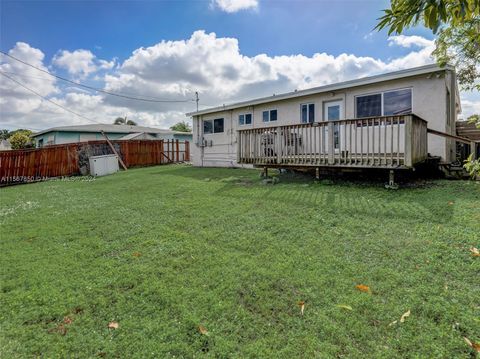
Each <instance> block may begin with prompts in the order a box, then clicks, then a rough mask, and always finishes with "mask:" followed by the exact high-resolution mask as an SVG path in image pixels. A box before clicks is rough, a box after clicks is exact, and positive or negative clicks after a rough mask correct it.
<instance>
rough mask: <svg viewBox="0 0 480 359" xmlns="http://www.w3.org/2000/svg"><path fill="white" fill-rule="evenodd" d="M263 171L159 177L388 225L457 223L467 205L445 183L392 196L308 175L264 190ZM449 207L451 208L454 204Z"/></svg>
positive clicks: (379, 188)
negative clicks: (457, 204) (460, 205)
mask: <svg viewBox="0 0 480 359" xmlns="http://www.w3.org/2000/svg"><path fill="white" fill-rule="evenodd" d="M259 173H260V171H259V170H250V169H231V168H196V167H172V168H171V169H168V170H167V171H161V172H158V173H155V174H159V175H162V174H163V175H166V174H168V175H172V176H180V177H187V178H191V179H194V180H199V181H203V182H217V183H218V184H221V185H222V186H221V187H220V188H219V189H217V190H216V191H215V193H214V195H217V196H221V197H226V198H230V199H231V198H236V199H238V200H239V201H241V200H250V201H259V200H260V201H271V202H277V203H288V204H290V205H295V206H299V207H310V208H318V209H319V210H320V211H323V212H328V213H333V214H336V213H338V215H342V216H343V215H347V216H365V217H375V218H378V219H381V220H385V221H392V220H394V219H398V218H400V219H405V220H408V221H415V222H418V221H428V222H432V223H444V222H448V221H450V220H451V219H452V217H453V209H454V206H453V205H452V204H451V203H452V202H451V201H452V200H453V199H455V200H461V199H468V200H471V194H469V193H468V191H465V190H461V189H459V191H455V193H451V192H447V191H445V190H444V189H443V188H442V187H443V186H442V185H441V182H436V181H428V182H423V186H420V187H417V188H403V189H400V190H398V191H389V190H386V189H385V188H383V185H382V183H381V182H378V181H377V182H362V181H358V180H356V181H348V180H346V179H338V180H323V181H320V182H315V181H314V180H313V178H312V177H310V176H308V175H291V174H288V175H280V178H281V180H280V183H279V184H277V185H263V184H262V180H261V179H260V177H259ZM449 203H450V204H449Z"/></svg>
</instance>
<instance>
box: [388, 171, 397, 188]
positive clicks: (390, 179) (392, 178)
mask: <svg viewBox="0 0 480 359" xmlns="http://www.w3.org/2000/svg"><path fill="white" fill-rule="evenodd" d="M388 185H389V186H395V171H394V170H390V171H389V173H388Z"/></svg>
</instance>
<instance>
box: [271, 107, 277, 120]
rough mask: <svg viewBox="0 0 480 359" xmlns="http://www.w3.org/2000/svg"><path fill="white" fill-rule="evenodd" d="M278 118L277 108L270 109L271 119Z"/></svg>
mask: <svg viewBox="0 0 480 359" xmlns="http://www.w3.org/2000/svg"><path fill="white" fill-rule="evenodd" d="M276 120H277V110H271V111H270V121H276Z"/></svg>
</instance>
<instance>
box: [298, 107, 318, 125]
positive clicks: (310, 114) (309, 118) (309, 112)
mask: <svg viewBox="0 0 480 359" xmlns="http://www.w3.org/2000/svg"><path fill="white" fill-rule="evenodd" d="M300 119H301V121H302V123H312V122H315V104H313V103H305V104H302V105H300Z"/></svg>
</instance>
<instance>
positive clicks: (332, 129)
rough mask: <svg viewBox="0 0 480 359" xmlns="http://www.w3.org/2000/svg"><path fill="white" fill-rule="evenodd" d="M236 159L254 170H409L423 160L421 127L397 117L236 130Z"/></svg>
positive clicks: (424, 136)
mask: <svg viewBox="0 0 480 359" xmlns="http://www.w3.org/2000/svg"><path fill="white" fill-rule="evenodd" d="M237 155H238V162H239V163H251V164H253V165H257V166H262V165H263V166H338V167H363V168H370V167H376V168H398V167H404V168H409V167H412V166H414V165H415V164H416V163H418V162H421V161H423V160H425V159H426V158H427V122H426V121H425V120H423V119H421V118H419V117H417V116H415V115H399V116H383V117H371V118H361V119H348V120H337V121H324V122H317V123H309V124H295V125H286V126H272V127H262V128H253V129H245V130H239V131H238V152H237Z"/></svg>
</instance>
